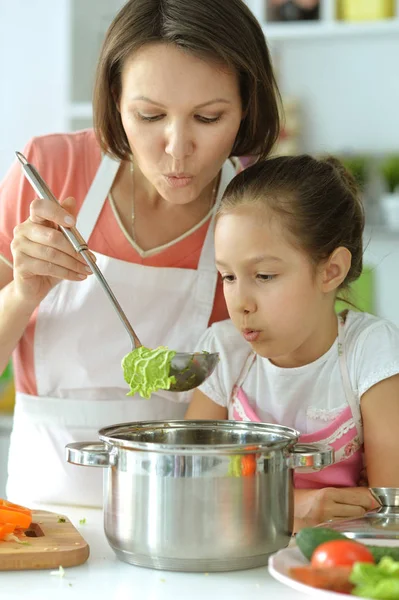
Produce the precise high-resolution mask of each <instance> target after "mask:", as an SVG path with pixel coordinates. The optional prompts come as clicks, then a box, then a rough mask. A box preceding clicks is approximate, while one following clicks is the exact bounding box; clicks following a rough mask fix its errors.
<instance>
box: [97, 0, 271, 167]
mask: <svg viewBox="0 0 399 600" xmlns="http://www.w3.org/2000/svg"><path fill="white" fill-rule="evenodd" d="M157 42H158V43H159V42H162V43H166V44H175V45H176V46H177V47H179V48H182V49H184V50H186V51H188V52H191V53H192V54H193V55H195V56H198V57H201V58H204V59H206V60H210V61H215V62H216V63H219V64H220V63H221V64H224V65H225V66H227V67H228V68H230V69H232V70H233V71H234V72H236V73H237V75H238V79H239V85H240V92H241V99H242V105H243V111H244V118H243V120H242V122H241V126H240V129H239V131H238V134H237V138H236V140H235V143H234V147H233V149H232V152H231V155H232V156H247V155H257V156H259V157H260V158H266V157H267V156H268V154H269V153H270V150H271V149H272V147H273V145H274V143H275V141H276V139H277V137H278V133H279V126H280V119H279V102H280V96H279V92H278V88H277V84H276V81H275V78H274V74H273V69H272V65H271V59H270V55H269V51H268V49H267V45H266V41H265V38H264V35H263V32H262V28H261V27H260V25H259V23H258V21H257V20H256V19H255V17H254V16H253V14H252V13H251V11H250V10H249V9H248V7H247V6H246V5H245V4H244V2H243V1H242V0H129V1H128V2H126V4H125V5H124V6H123V8H122V9H121V10H120V12H119V13H118V14H117V16H116V17H115V19H114V21H113V22H112V24H111V25H110V27H109V29H108V32H107V34H106V37H105V40H104V43H103V47H102V50H101V54H100V58H99V62H98V67H97V73H96V81H95V86H94V96H93V106H94V128H95V131H96V134H97V138H98V140H99V143H100V146H101V148H102V150H103V151H104V152H106V153H109V154H112V155H114V156H116V157H118V158H120V159H122V160H123V159H127V158H128V157H130V154H131V151H130V148H129V144H128V141H127V138H126V134H125V131H124V129H123V126H122V122H121V118H120V114H119V111H118V110H117V101H118V100H119V97H120V93H121V73H122V69H123V66H124V63H125V61H126V59H127V58H129V57H130V56H131V55H132V54H133V53H134V52H136V51H137V50H138V49H139V48H141V47H142V46H144V45H145V44H150V43H157Z"/></svg>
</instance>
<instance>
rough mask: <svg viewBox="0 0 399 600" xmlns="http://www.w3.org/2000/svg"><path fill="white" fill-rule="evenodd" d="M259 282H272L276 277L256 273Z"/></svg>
mask: <svg viewBox="0 0 399 600" xmlns="http://www.w3.org/2000/svg"><path fill="white" fill-rule="evenodd" d="M256 277H257V278H258V279H260V281H272V279H274V278H275V277H276V276H275V275H265V273H258V274H257V276H256Z"/></svg>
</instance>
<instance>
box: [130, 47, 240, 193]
mask: <svg viewBox="0 0 399 600" xmlns="http://www.w3.org/2000/svg"><path fill="white" fill-rule="evenodd" d="M119 109H120V113H121V118H122V123H123V127H124V129H125V132H126V135H127V138H128V141H129V145H130V148H131V150H132V153H133V157H134V161H135V164H136V165H137V166H138V167H139V169H140V171H141V172H142V173H143V175H144V176H145V177H146V178H147V180H148V181H149V182H150V183H151V184H152V185H153V186H154V187H155V188H156V190H157V192H158V193H159V194H160V195H161V196H162V197H163V198H164V199H165V200H167V201H169V202H171V203H173V204H188V203H190V202H192V201H193V200H195V199H196V198H198V197H199V196H200V194H201V192H202V191H203V190H204V188H205V187H206V186H208V185H209V184H210V182H211V181H212V180H213V179H215V177H216V176H217V174H218V172H219V171H220V169H221V167H222V165H223V163H224V161H225V160H226V158H228V156H229V155H230V153H231V150H232V147H233V144H234V141H235V138H236V135H237V132H238V129H239V127H240V122H241V119H242V107H241V97H240V90H239V82H238V78H237V75H236V74H235V73H233V72H231V71H229V70H227V68H223V67H221V66H218V65H216V64H215V63H212V62H206V61H205V60H202V59H200V58H197V57H195V56H193V55H192V54H189V53H188V52H185V51H183V50H181V49H179V48H178V47H177V46H174V45H171V44H162V43H156V44H149V45H147V46H144V47H143V48H141V49H140V50H139V51H137V52H135V53H134V54H133V55H132V56H131V57H130V58H129V59H128V60H127V61H126V63H125V65H124V67H123V70H122V91H121V97H120V103H119Z"/></svg>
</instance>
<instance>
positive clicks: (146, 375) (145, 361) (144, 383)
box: [122, 346, 176, 399]
mask: <svg viewBox="0 0 399 600" xmlns="http://www.w3.org/2000/svg"><path fill="white" fill-rule="evenodd" d="M175 354H176V352H175V351H174V350H169V349H168V348H167V347H166V346H159V347H158V348H155V350H151V349H150V348H145V347H144V346H139V347H138V348H135V349H134V350H133V351H132V352H129V354H127V355H126V356H125V357H124V358H123V360H122V368H123V376H124V378H125V381H126V383H128V384H129V387H130V392H129V393H128V394H127V395H128V396H134V394H136V393H139V394H140V396H141V397H142V398H147V399H148V398H150V396H151V394H152V393H153V392H156V391H157V390H161V389H162V390H169V389H170V386H171V385H172V384H173V383H176V378H175V377H173V376H171V377H170V376H169V372H170V365H171V362H172V359H173V357H174V356H175Z"/></svg>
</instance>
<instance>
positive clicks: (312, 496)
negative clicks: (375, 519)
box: [294, 487, 379, 531]
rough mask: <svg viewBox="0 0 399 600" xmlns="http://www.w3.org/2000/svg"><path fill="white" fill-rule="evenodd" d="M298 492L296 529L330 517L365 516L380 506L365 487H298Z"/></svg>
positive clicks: (295, 510)
mask: <svg viewBox="0 0 399 600" xmlns="http://www.w3.org/2000/svg"><path fill="white" fill-rule="evenodd" d="M294 494H295V495H294V497H295V502H294V520H295V524H294V530H295V531H298V530H299V529H302V527H313V526H314V525H318V524H319V523H324V522H325V521H329V520H330V519H340V518H341V519H342V518H349V517H362V516H363V515H364V514H365V513H366V512H368V511H369V510H372V509H374V508H377V507H378V506H379V504H378V502H377V501H376V500H375V499H374V498H373V496H372V495H371V493H370V491H369V490H368V488H365V487H354V488H332V487H327V488H322V489H320V490H295V492H294Z"/></svg>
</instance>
